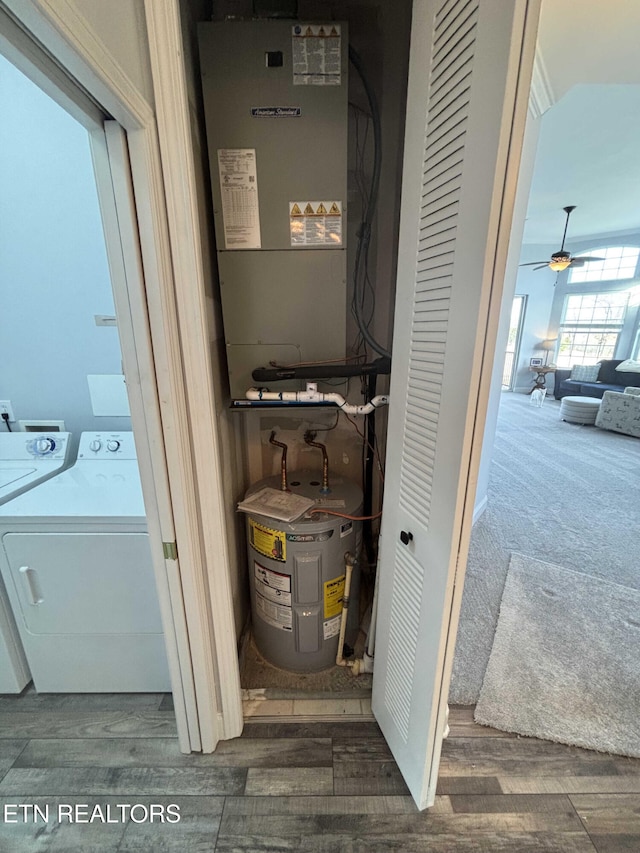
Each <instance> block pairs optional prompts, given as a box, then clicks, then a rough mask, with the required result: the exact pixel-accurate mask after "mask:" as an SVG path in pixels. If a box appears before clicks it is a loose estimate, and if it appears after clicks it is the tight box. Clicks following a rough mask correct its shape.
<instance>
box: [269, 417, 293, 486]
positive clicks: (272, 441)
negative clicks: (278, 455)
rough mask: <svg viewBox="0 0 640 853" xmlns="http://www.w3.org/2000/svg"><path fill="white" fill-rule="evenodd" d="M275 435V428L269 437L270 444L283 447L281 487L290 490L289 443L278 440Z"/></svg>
mask: <svg viewBox="0 0 640 853" xmlns="http://www.w3.org/2000/svg"><path fill="white" fill-rule="evenodd" d="M275 436H276V432H275V430H274V431H273V432H272V433H271V435H270V437H269V444H273V445H275V446H276V447H281V448H282V460H281V462H280V489H281V490H282V491H283V492H288V491H289V486H288V484H287V445H286V444H283V443H282V442H281V441H276V437H275Z"/></svg>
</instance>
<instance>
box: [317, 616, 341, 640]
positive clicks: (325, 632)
mask: <svg viewBox="0 0 640 853" xmlns="http://www.w3.org/2000/svg"><path fill="white" fill-rule="evenodd" d="M341 621H342V615H340V616H334V618H333V619H328V620H327V621H326V622H323V623H322V636H323V637H324V639H325V640H329V639H330V638H331V637H335V636H336V634H339V633H340V622H341Z"/></svg>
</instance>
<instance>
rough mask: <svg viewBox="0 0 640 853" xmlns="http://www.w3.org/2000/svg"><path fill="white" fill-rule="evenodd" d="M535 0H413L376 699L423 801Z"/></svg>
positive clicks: (443, 684)
mask: <svg viewBox="0 0 640 853" xmlns="http://www.w3.org/2000/svg"><path fill="white" fill-rule="evenodd" d="M538 14H539V2H538V0H514V2H509V3H505V2H504V0H416V2H414V12H413V31H412V41H411V59H410V71H409V90H408V104H407V121H406V135H405V155H404V173H403V188H402V208H401V221H400V246H399V261H398V281H397V298H396V312H395V332H394V344H393V368H392V375H391V411H390V418H389V433H388V448H387V476H386V485H385V498H384V507H383V510H384V511H383V522H382V537H381V552H380V569H379V571H380V578H379V583H380V590H379V593H380V594H379V610H378V627H377V635H376V655H375V671H374V686H373V709H374V713H375V715H376V718H377V719H378V722H379V723H380V726H381V728H382V731H383V733H384V735H385V737H386V738H387V741H388V743H389V745H390V747H391V749H392V751H393V754H394V756H395V758H396V761H397V762H398V765H399V767H400V769H401V770H402V773H403V775H404V777H405V779H406V781H407V784H408V786H409V789H410V790H411V793H412V795H413V796H414V798H415V800H416V803H417V804H418V806H419V807H420V808H424V807H425V806H428V805H431V804H432V803H433V799H434V797H435V785H436V780H437V771H438V764H439V759H440V746H441V741H442V732H443V729H444V714H445V711H446V690H447V689H448V680H449V679H448V673H449V671H450V661H451V658H452V654H453V640H454V639H455V637H454V636H453V637H452V634H454V633H455V627H456V624H457V612H454V611H455V610H456V608H454V606H453V601H454V597H453V589H454V581H455V576H456V565H457V561H458V555H459V553H460V552H461V551H462V553H463V554H464V553H465V549H464V547H463V546H464V542H465V540H464V536H466V537H467V541H468V535H469V530H468V527H469V525H468V522H467V519H468V518H469V517H470V513H471V512H472V508H473V491H474V489H473V483H472V481H473V479H474V468H473V464H474V463H473V458H475V457H472V451H473V453H474V454H475V453H476V451H475V450H474V447H477V443H478V441H480V439H481V426H478V424H477V423H476V414H477V412H478V409H480V411H482V405H481V401H482V393H485V394H487V393H488V383H485V382H484V380H482V362H483V357H484V356H483V353H484V350H485V346H486V347H487V349H488V350H492V345H493V343H494V340H495V330H493V332H492V331H491V325H490V323H489V317H490V315H491V312H492V311H493V312H495V311H496V304H499V297H500V292H501V285H502V276H503V274H504V264H505V261H506V247H507V239H508V232H509V228H510V222H511V213H512V206H513V196H514V193H515V181H514V178H513V175H514V174H515V173H516V172H517V162H518V160H519V156H520V149H521V142H522V136H523V133H524V118H525V115H526V107H527V98H528V87H529V80H530V77H531V68H532V64H533V47H534V43H535V28H536V24H537V17H538ZM496 300H497V302H496ZM488 326H489V331H488ZM491 334H493V336H494V340H493V341H492V340H491ZM486 369H488V370H489V373H490V365H488V367H487V368H486ZM485 384H486V388H484V385H485ZM474 442H475V444H474ZM476 455H477V454H476ZM476 467H477V466H476ZM463 531H464V535H463ZM457 599H459V596H457ZM457 607H458V609H459V604H458V605H457Z"/></svg>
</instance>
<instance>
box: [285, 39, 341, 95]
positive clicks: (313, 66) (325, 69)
mask: <svg viewBox="0 0 640 853" xmlns="http://www.w3.org/2000/svg"><path fill="white" fill-rule="evenodd" d="M291 50H292V53H293V62H292V63H291V64H292V66H293V85H294V86H339V85H340V83H341V77H340V71H341V69H340V63H341V53H340V24H294V25H293V26H292V27H291Z"/></svg>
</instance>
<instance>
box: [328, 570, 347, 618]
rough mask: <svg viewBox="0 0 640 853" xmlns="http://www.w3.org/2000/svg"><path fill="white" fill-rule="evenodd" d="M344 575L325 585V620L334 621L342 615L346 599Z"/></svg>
mask: <svg viewBox="0 0 640 853" xmlns="http://www.w3.org/2000/svg"><path fill="white" fill-rule="evenodd" d="M344 577H345V576H344V575H340V577H339V578H334V579H333V580H332V581H327V582H326V583H325V585H324V618H325V619H332V618H333V617H334V616H338V615H339V614H340V613H342V599H343V598H344Z"/></svg>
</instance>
